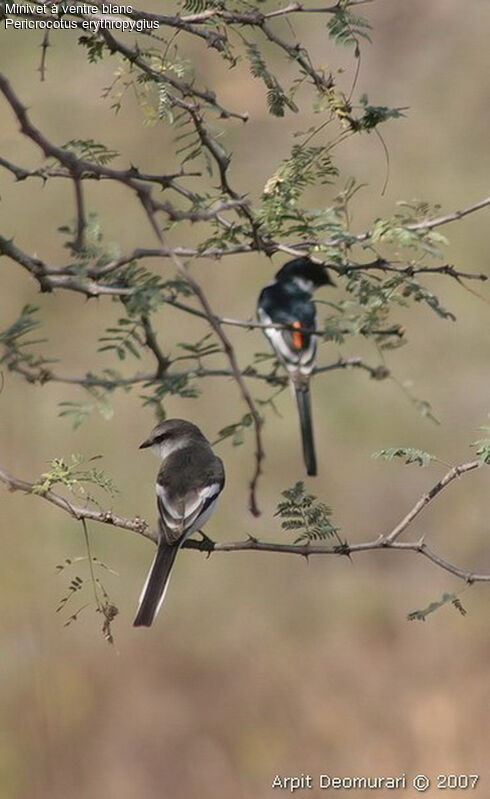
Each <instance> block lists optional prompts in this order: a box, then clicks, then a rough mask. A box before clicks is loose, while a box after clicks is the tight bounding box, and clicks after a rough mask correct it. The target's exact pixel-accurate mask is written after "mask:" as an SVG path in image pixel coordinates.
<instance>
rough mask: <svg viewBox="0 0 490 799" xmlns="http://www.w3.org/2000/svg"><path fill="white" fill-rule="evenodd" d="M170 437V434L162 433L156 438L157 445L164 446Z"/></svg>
mask: <svg viewBox="0 0 490 799" xmlns="http://www.w3.org/2000/svg"><path fill="white" fill-rule="evenodd" d="M168 437H169V435H168V433H161V434H160V435H159V436H156V438H155V444H162V443H163V442H164V441H165V439H167V438H168Z"/></svg>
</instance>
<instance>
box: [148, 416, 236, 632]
mask: <svg viewBox="0 0 490 799" xmlns="http://www.w3.org/2000/svg"><path fill="white" fill-rule="evenodd" d="M146 448H151V449H152V450H153V452H154V453H155V454H156V455H158V457H159V458H161V461H162V464H161V466H160V469H159V471H158V475H157V483H156V494H157V507H158V534H159V542H158V548H157V552H156V555H155V559H154V561H153V563H152V566H151V569H150V571H149V574H148V577H147V578H146V582H145V584H144V586H143V590H142V592H141V596H140V599H139V606H138V612H137V614H136V618H135V620H134V626H135V627H141V626H144V627H150V625H151V624H152V622H153V619H154V618H155V616H156V614H157V613H158V611H159V610H160V607H161V604H162V602H163V600H164V597H165V593H166V590H167V586H168V580H169V577H170V571H171V569H172V566H173V564H174V560H175V556H176V555H177V552H178V551H179V549H180V547H181V546H182V544H183V543H184V541H185V540H186V539H187V538H188V537H189V536H190V535H192V533H195V532H196V531H197V530H201V528H202V527H203V526H204V525H205V524H206V522H207V521H208V519H209V517H210V516H211V514H212V513H213V511H214V509H215V507H216V502H217V500H218V497H219V495H220V493H221V491H222V490H223V487H224V484H225V471H224V468H223V462H222V460H221V458H218V457H217V455H215V454H214V452H213V450H212V449H211V446H210V444H209V441H208V440H207V439H206V437H205V436H204V435H203V433H201V431H200V430H199V428H198V427H197V426H196V425H195V424H192V422H187V421H185V420H184V419H167V420H166V421H164V422H161V423H160V424H158V425H157V426H156V427H154V428H153V430H152V431H151V433H150V435H149V436H148V438H147V439H146V441H143V443H142V444H141V446H140V449H146Z"/></svg>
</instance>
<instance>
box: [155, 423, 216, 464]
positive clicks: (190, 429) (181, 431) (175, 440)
mask: <svg viewBox="0 0 490 799" xmlns="http://www.w3.org/2000/svg"><path fill="white" fill-rule="evenodd" d="M196 440H199V441H203V440H204V441H206V439H205V438H204V436H203V434H202V433H201V431H200V430H199V428H198V427H197V426H196V425H195V424H192V422H187V421H186V420H185V419H166V420H165V421H164V422H160V423H159V424H157V425H156V427H154V428H153V430H152V431H151V433H150V435H149V436H148V438H147V439H145V441H143V443H142V444H140V447H139V448H140V449H148V448H149V449H151V450H152V452H154V453H155V455H158V457H159V458H161V459H162V460H164V459H165V458H167V457H168V456H169V455H170V454H171V453H172V452H174V451H175V450H176V449H181V448H182V447H186V446H187V445H188V444H189V443H190V442H191V441H196Z"/></svg>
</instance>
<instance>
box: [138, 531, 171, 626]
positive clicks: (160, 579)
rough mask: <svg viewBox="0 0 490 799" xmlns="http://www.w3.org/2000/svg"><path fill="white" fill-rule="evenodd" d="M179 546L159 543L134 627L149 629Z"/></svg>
mask: <svg viewBox="0 0 490 799" xmlns="http://www.w3.org/2000/svg"><path fill="white" fill-rule="evenodd" d="M178 551H179V544H173V545H169V544H167V543H166V542H164V541H161V542H160V543H159V545H158V549H157V554H156V555H155V558H154V560H153V563H152V564H151V569H150V571H149V572H148V577H147V578H146V582H145V584H144V586H143V590H142V592H141V595H140V599H139V605H138V612H137V614H136V618H135V620H134V622H133V625H134V627H150V626H151V624H152V622H153V619H154V618H155V616H156V615H157V613H158V611H159V610H160V607H161V604H162V602H163V600H164V598H165V593H166V590H167V587H168V581H169V577H170V571H171V569H172V566H173V565H174V560H175V556H176V555H177V552H178Z"/></svg>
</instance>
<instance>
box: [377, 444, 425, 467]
mask: <svg viewBox="0 0 490 799" xmlns="http://www.w3.org/2000/svg"><path fill="white" fill-rule="evenodd" d="M372 457H373V458H381V459H382V460H384V461H392V460H394V459H395V458H403V460H404V461H405V463H407V464H409V463H415V464H416V465H417V466H428V465H429V463H431V462H432V461H434V460H437V458H436V457H435V455H430V454H429V453H428V452H424V451H423V450H421V449H414V448H413V447H391V448H390V449H380V450H379V451H378V452H374V453H373V455H372Z"/></svg>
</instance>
